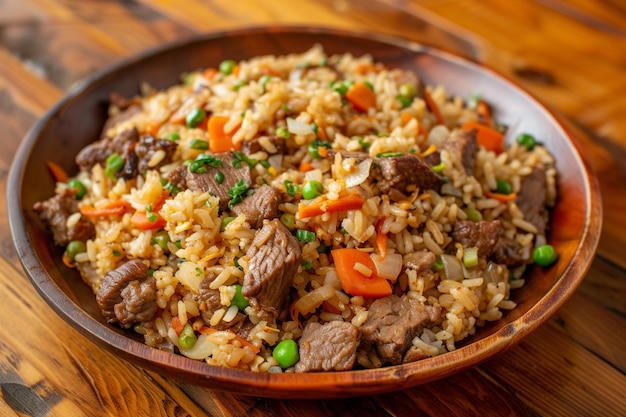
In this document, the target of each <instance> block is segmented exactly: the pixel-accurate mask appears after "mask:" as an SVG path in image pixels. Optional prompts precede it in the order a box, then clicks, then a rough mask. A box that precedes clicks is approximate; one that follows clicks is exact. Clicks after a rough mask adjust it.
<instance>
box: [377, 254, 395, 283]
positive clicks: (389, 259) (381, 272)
mask: <svg viewBox="0 0 626 417" xmlns="http://www.w3.org/2000/svg"><path fill="white" fill-rule="evenodd" d="M370 257H371V258H372V261H374V266H375V267H376V275H378V276H379V277H381V278H384V279H387V280H389V281H391V282H395V281H396V279H398V276H399V275H400V272H402V255H400V254H399V253H390V254H388V255H387V256H385V258H382V257H381V256H380V255H378V254H376V253H372V254H370Z"/></svg>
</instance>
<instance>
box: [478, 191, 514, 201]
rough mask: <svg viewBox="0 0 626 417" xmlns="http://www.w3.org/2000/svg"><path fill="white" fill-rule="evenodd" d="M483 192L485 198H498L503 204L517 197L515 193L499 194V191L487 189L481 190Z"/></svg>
mask: <svg viewBox="0 0 626 417" xmlns="http://www.w3.org/2000/svg"><path fill="white" fill-rule="evenodd" d="M483 192H484V193H485V196H486V197H487V198H493V199H495V200H498V201H499V202H501V203H503V204H506V203H510V202H511V201H515V199H516V198H517V194H516V193H511V194H499V193H494V192H492V191H489V190H483Z"/></svg>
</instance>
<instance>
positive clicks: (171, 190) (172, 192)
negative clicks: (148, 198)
mask: <svg viewBox="0 0 626 417" xmlns="http://www.w3.org/2000/svg"><path fill="white" fill-rule="evenodd" d="M163 188H165V189H166V190H167V192H168V193H169V194H170V195H171V196H175V195H176V194H178V193H179V192H180V187H178V186H176V185H174V184H172V183H171V182H169V181H167V182H166V183H165V184H163Z"/></svg>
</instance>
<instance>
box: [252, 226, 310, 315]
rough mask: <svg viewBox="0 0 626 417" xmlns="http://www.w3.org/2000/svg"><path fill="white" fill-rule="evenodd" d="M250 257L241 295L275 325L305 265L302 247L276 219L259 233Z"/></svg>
mask: <svg viewBox="0 0 626 417" xmlns="http://www.w3.org/2000/svg"><path fill="white" fill-rule="evenodd" d="M246 257H247V258H248V262H249V264H248V269H247V271H246V273H245V275H244V278H243V288H242V291H241V293H242V294H243V296H244V297H246V298H247V299H248V301H249V302H250V305H251V306H252V307H253V308H254V309H255V310H256V311H257V315H258V316H259V317H261V318H263V319H266V320H268V321H270V322H273V321H274V320H275V319H276V317H277V316H278V313H279V312H280V310H281V308H282V307H283V305H284V304H285V302H286V300H287V294H288V293H289V288H290V287H291V284H292V283H293V278H294V276H295V275H296V272H297V271H298V266H299V265H300V262H301V261H302V252H301V251H300V245H299V244H298V241H297V240H296V238H295V237H294V236H293V235H292V234H291V233H290V232H289V230H288V229H287V228H286V227H285V226H284V225H283V224H282V223H281V222H280V221H279V220H278V219H274V220H272V221H270V222H267V223H265V224H264V225H263V227H262V228H261V229H259V230H257V232H256V234H255V236H254V239H253V241H252V244H251V245H250V248H249V249H248V251H247V252H246Z"/></svg>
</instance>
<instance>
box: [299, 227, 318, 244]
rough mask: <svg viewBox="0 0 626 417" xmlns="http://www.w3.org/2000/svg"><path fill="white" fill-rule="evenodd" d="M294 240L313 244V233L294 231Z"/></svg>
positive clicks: (301, 230)
mask: <svg viewBox="0 0 626 417" xmlns="http://www.w3.org/2000/svg"><path fill="white" fill-rule="evenodd" d="M296 239H298V240H299V241H300V242H313V241H314V240H315V232H311V231H310V230H304V229H298V230H296Z"/></svg>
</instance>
